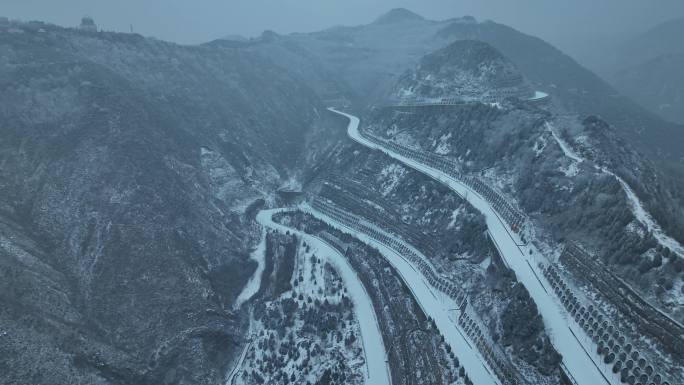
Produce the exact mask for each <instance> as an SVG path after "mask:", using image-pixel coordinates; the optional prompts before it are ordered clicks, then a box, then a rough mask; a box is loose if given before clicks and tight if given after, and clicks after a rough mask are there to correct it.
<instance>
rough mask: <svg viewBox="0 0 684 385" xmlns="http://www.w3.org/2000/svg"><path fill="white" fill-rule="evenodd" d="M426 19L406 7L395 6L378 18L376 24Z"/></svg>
mask: <svg viewBox="0 0 684 385" xmlns="http://www.w3.org/2000/svg"><path fill="white" fill-rule="evenodd" d="M422 20H425V18H423V17H422V16H420V15H418V14H417V13H414V12H411V11H409V10H408V9H406V8H395V9H393V10H391V11H389V12H387V13H386V14H384V15H382V16H380V17H379V18H377V19H376V20H375V22H374V24H392V23H401V22H405V21H422Z"/></svg>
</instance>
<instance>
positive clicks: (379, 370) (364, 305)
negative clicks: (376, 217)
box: [257, 209, 392, 385]
mask: <svg viewBox="0 0 684 385" xmlns="http://www.w3.org/2000/svg"><path fill="white" fill-rule="evenodd" d="M285 211H289V210H287V209H273V210H262V211H260V212H259V214H258V215H257V221H258V222H259V223H260V224H261V225H263V226H264V227H268V228H271V229H274V230H278V231H279V232H282V233H285V232H287V231H289V232H290V233H294V234H296V235H297V236H299V237H301V238H302V239H304V240H306V243H307V244H309V245H310V246H311V248H312V249H313V250H316V251H317V253H316V255H318V256H319V257H320V258H322V259H326V260H328V261H329V262H330V263H331V264H332V265H333V266H335V269H336V270H337V271H338V273H339V274H340V276H341V277H342V280H343V281H344V285H345V287H346V288H347V292H348V293H349V296H350V298H351V300H352V303H353V304H354V314H355V315H356V318H357V319H358V320H359V326H360V329H361V340H362V342H363V350H364V353H365V356H366V357H365V358H366V384H368V385H376V384H378V385H390V384H391V383H392V380H391V377H390V371H389V364H388V360H387V353H386V350H385V344H384V342H383V340H382V334H381V333H380V326H379V324H378V320H377V318H376V316H375V309H374V308H373V303H372V302H371V299H370V296H369V295H368V293H367V292H366V289H365V287H364V286H363V284H362V283H361V280H360V279H359V277H358V276H357V275H356V273H355V272H354V269H352V267H351V265H350V264H349V262H348V261H347V259H346V258H345V257H344V256H343V255H342V254H340V253H339V252H338V251H337V250H336V249H335V248H333V247H332V246H330V245H329V244H328V243H326V242H325V241H323V240H322V239H320V238H317V237H315V236H313V235H310V234H306V233H303V232H301V231H298V230H296V229H292V228H289V227H287V226H284V225H281V224H279V223H276V222H273V215H274V214H277V213H280V212H285Z"/></svg>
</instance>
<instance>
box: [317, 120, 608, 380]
mask: <svg viewBox="0 0 684 385" xmlns="http://www.w3.org/2000/svg"><path fill="white" fill-rule="evenodd" d="M329 110H330V111H331V112H334V113H337V114H339V115H342V116H345V117H346V118H348V119H349V125H348V127H347V134H348V135H349V137H350V138H351V139H352V140H354V141H355V142H357V143H359V144H361V145H362V146H364V147H368V148H371V149H375V150H379V151H382V152H383V153H385V154H387V155H388V156H390V157H392V158H394V159H396V160H398V161H399V162H401V163H403V164H404V165H406V166H408V167H410V168H413V169H415V170H417V171H419V172H421V173H423V174H425V175H427V176H429V177H431V178H433V179H435V180H437V181H439V182H440V183H442V184H444V185H446V186H448V187H449V188H450V189H451V190H453V191H454V192H456V193H457V194H458V195H459V196H461V197H463V198H464V199H465V200H467V201H468V202H469V203H470V204H471V205H473V206H474V207H475V208H476V209H477V210H479V211H480V212H481V213H482V214H483V215H484V216H485V219H486V222H487V227H488V228H489V232H490V235H491V237H492V240H493V241H494V243H495V244H496V246H497V247H498V249H499V251H500V252H501V254H502V255H501V256H502V257H503V258H504V260H505V261H506V263H507V264H508V265H509V266H510V267H511V268H512V269H513V270H514V271H515V273H516V276H517V278H518V280H519V281H520V282H521V283H522V284H523V285H525V287H526V288H527V290H528V291H529V293H530V295H531V297H532V299H533V300H534V301H535V303H536V304H537V307H538V308H539V311H540V313H541V315H542V318H543V320H544V324H545V326H546V330H547V332H548V333H549V335H550V338H551V341H552V343H553V344H554V347H555V348H556V350H558V351H559V352H560V353H561V355H562V356H563V364H564V366H565V367H566V368H567V370H568V371H569V372H570V374H571V375H572V376H573V377H574V380H575V381H576V382H577V384H578V385H607V384H610V385H612V384H615V385H617V384H618V383H619V380H617V381H616V379H615V377H614V376H612V374H611V373H610V370H609V369H608V368H606V367H603V365H602V363H601V362H595V361H594V358H592V356H591V355H590V352H591V351H592V350H593V349H592V347H591V345H590V344H588V343H587V344H583V343H582V341H580V338H581V337H580V338H578V336H577V334H576V333H575V332H573V330H572V329H571V326H572V324H573V323H572V322H570V319H569V317H570V316H569V315H568V314H567V313H566V312H565V310H564V309H563V307H562V304H561V303H560V301H559V300H558V299H557V298H556V297H555V296H554V295H553V293H550V292H547V290H546V288H545V285H544V283H543V282H542V279H544V278H543V274H542V272H541V270H540V269H539V268H538V267H537V263H536V261H535V258H534V257H535V255H540V254H539V252H538V250H536V249H535V248H534V246H532V245H528V246H520V245H521V244H522V243H523V242H522V241H521V239H520V238H519V237H518V235H517V234H515V233H513V232H511V231H509V229H508V226H507V225H506V223H505V222H504V221H503V220H501V218H500V217H499V216H498V215H497V213H496V211H495V210H494V209H493V208H492V207H491V206H490V204H489V203H488V202H487V200H486V199H484V198H483V197H482V196H480V195H479V194H478V193H477V192H476V191H474V190H472V189H470V188H469V187H468V186H466V185H465V184H463V183H461V182H460V181H458V180H455V179H454V178H452V177H451V176H449V175H447V174H445V173H443V172H441V171H439V170H437V169H435V168H432V167H430V166H427V165H424V164H422V163H420V162H417V161H415V160H413V159H409V158H406V157H404V156H402V155H400V154H397V153H395V152H393V151H391V150H388V149H386V148H383V147H381V146H379V145H377V144H375V143H373V142H371V141H369V140H368V139H366V138H364V136H363V135H362V134H361V133H360V132H359V124H360V120H359V118H357V117H355V116H353V115H350V114H346V113H344V112H341V111H338V110H336V109H334V108H330V109H329ZM540 277H542V278H541V279H540ZM547 284H548V283H547Z"/></svg>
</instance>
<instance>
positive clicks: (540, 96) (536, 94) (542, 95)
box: [530, 91, 549, 100]
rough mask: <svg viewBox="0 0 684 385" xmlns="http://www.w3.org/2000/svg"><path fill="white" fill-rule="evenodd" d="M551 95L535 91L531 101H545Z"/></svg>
mask: <svg viewBox="0 0 684 385" xmlns="http://www.w3.org/2000/svg"><path fill="white" fill-rule="evenodd" d="M548 96H549V94H547V93H546V92H541V91H534V96H533V97H531V98H530V100H539V99H544V98H546V97H548Z"/></svg>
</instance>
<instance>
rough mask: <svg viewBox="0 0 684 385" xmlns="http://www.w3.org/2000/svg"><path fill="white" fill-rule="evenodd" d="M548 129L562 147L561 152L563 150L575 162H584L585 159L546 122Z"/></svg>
mask: <svg viewBox="0 0 684 385" xmlns="http://www.w3.org/2000/svg"><path fill="white" fill-rule="evenodd" d="M546 128H547V129H548V130H549V131H550V132H551V135H552V136H553V138H554V139H555V140H556V142H557V143H558V145H559V146H560V148H561V150H563V154H565V156H567V157H568V158H570V159H572V160H574V161H575V162H578V163H582V162H584V159H583V158H582V157H581V156H579V155H578V154H577V153H576V152H575V150H573V148H572V147H571V146H570V145H569V144H568V143H567V142H566V141H565V140H563V139H562V138H561V137H560V135H558V133H556V130H555V129H554V127H553V125H552V124H551V123H549V122H546Z"/></svg>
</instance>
